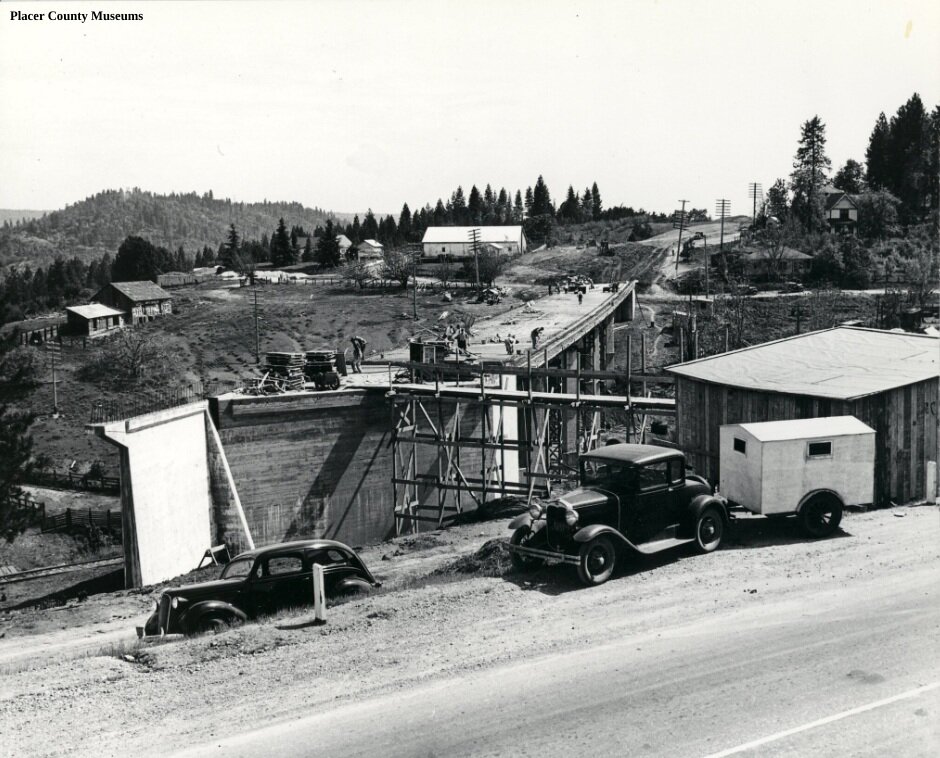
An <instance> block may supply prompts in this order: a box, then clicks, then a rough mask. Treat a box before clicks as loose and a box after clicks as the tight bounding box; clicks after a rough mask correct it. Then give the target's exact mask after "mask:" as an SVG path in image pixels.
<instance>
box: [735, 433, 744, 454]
mask: <svg viewBox="0 0 940 758" xmlns="http://www.w3.org/2000/svg"><path fill="white" fill-rule="evenodd" d="M734 452H736V453H742V454H743V455H747V443H746V442H745V441H744V440H742V439H739V438H738V437H735V438H734Z"/></svg>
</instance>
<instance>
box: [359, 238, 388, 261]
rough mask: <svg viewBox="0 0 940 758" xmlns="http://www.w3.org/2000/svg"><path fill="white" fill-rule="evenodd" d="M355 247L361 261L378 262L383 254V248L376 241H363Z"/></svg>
mask: <svg viewBox="0 0 940 758" xmlns="http://www.w3.org/2000/svg"><path fill="white" fill-rule="evenodd" d="M357 247H358V248H359V260H361V261H371V260H378V259H379V258H381V257H382V256H383V255H384V254H385V248H384V247H382V245H381V243H379V242H377V241H376V240H363V241H362V242H360V243H359V244H358V245H357Z"/></svg>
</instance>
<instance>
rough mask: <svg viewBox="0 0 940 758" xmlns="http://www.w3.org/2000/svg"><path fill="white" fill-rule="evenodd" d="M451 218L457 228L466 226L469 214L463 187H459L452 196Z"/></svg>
mask: <svg viewBox="0 0 940 758" xmlns="http://www.w3.org/2000/svg"><path fill="white" fill-rule="evenodd" d="M450 209H451V217H452V219H451V220H452V221H453V223H454V224H456V225H457V226H466V225H467V222H468V217H469V214H468V213H467V201H466V200H465V199H464V196H463V187H461V186H460V185H457V189H456V190H454V194H453V195H451V196H450Z"/></svg>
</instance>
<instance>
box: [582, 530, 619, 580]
mask: <svg viewBox="0 0 940 758" xmlns="http://www.w3.org/2000/svg"><path fill="white" fill-rule="evenodd" d="M579 559H580V560H579V561H578V576H579V577H580V579H581V581H582V582H584V583H585V584H587V585H591V586H594V585H598V584H603V583H604V582H606V581H607V580H608V579H610V575H611V574H613V573H614V566H615V565H616V563H617V552H616V551H615V550H614V545H613V543H612V542H611V541H610V540H609V539H608V538H607V537H595V538H594V539H593V540H591V541H590V542H587V543H585V544H584V545H582V546H581V554H580V556H579Z"/></svg>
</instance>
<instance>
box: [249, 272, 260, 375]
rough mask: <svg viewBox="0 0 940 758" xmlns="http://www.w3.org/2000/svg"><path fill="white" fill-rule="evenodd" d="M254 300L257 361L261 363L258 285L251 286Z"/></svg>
mask: <svg viewBox="0 0 940 758" xmlns="http://www.w3.org/2000/svg"><path fill="white" fill-rule="evenodd" d="M251 294H252V300H253V301H254V302H253V305H254V315H255V362H256V363H261V327H260V325H259V322H260V321H261V319H260V317H259V316H258V305H259V302H260V298H259V293H258V288H257V285H255V286H253V287H252V288H251Z"/></svg>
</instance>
